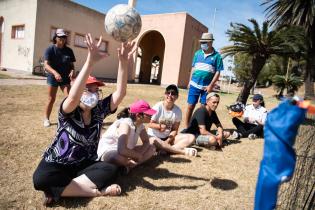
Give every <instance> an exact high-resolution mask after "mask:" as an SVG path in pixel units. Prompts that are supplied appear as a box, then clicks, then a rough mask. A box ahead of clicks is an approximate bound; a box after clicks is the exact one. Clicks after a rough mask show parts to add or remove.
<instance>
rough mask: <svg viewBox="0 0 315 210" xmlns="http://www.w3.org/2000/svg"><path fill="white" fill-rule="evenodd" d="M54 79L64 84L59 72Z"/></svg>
mask: <svg viewBox="0 0 315 210" xmlns="http://www.w3.org/2000/svg"><path fill="white" fill-rule="evenodd" d="M54 77H55V79H56V80H57V81H58V82H62V78H61V76H60V74H59V73H58V72H56V73H55V74H54Z"/></svg>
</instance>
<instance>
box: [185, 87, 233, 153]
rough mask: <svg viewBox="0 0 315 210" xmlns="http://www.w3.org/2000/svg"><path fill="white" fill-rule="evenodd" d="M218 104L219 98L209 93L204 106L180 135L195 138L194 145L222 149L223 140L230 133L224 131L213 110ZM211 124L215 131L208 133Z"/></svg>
mask: <svg viewBox="0 0 315 210" xmlns="http://www.w3.org/2000/svg"><path fill="white" fill-rule="evenodd" d="M219 102H220V96H219V95H218V94H217V93H214V92H211V93H209V94H208V95H207V98H206V106H202V107H200V108H198V109H197V110H196V111H195V112H194V114H193V116H192V118H191V120H190V123H189V126H188V128H187V129H185V130H183V131H182V133H191V134H193V135H195V136H196V144H197V145H199V146H204V147H211V146H218V147H222V143H223V140H224V139H226V138H228V137H229V136H230V132H228V131H224V130H223V127H222V124H221V122H220V120H219V118H218V116H217V113H216V112H215V110H216V109H217V107H218V105H219ZM212 124H215V126H216V127H217V129H218V130H217V131H216V133H215V134H213V133H211V132H210V129H211V126H212Z"/></svg>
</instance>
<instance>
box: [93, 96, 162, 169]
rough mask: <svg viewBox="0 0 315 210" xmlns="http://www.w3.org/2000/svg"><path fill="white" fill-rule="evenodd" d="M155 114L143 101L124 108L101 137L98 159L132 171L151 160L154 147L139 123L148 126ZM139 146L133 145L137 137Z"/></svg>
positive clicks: (135, 143)
mask: <svg viewBox="0 0 315 210" xmlns="http://www.w3.org/2000/svg"><path fill="white" fill-rule="evenodd" d="M155 112H156V111H155V110H153V109H151V108H150V105H149V104H148V103H147V102H145V101H144V100H138V101H136V102H135V103H133V104H131V105H130V107H129V108H125V109H124V110H122V111H121V112H120V113H119V114H118V115H117V118H118V120H116V121H115V122H114V123H113V124H112V125H111V126H110V127H109V128H108V129H107V130H106V132H105V133H104V134H103V135H102V137H101V140H100V141H99V145H98V149H97V155H98V159H100V160H101V161H105V162H108V163H114V164H116V165H120V166H126V167H128V168H132V167H135V166H136V165H138V164H140V163H143V162H144V161H146V160H148V159H149V158H151V157H152V156H153V155H154V154H155V153H156V151H155V147H154V146H153V145H152V144H150V141H149V137H148V135H147V132H146V130H145V127H144V125H143V123H149V122H150V119H151V116H152V115H153V114H154V113H155ZM139 136H140V139H141V141H142V145H137V141H138V137H139Z"/></svg>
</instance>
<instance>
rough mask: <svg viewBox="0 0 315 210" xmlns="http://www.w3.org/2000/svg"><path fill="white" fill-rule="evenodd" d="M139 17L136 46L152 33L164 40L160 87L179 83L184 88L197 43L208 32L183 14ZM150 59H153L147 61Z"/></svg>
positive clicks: (187, 15) (186, 14) (187, 80)
mask: <svg viewBox="0 0 315 210" xmlns="http://www.w3.org/2000/svg"><path fill="white" fill-rule="evenodd" d="M141 18H142V29H141V32H140V35H139V36H138V37H137V39H136V41H137V44H138V45H139V43H140V42H141V39H142V37H144V36H145V34H146V33H148V32H149V31H151V30H155V31H158V32H159V33H161V35H162V36H163V38H164V40H165V52H164V58H163V69H162V78H161V85H168V84H178V85H179V86H180V87H184V88H186V87H187V85H188V82H189V77H190V70H191V62H192V57H193V51H194V50H195V49H196V40H197V41H198V40H199V38H200V37H201V34H202V33H203V32H206V31H208V29H207V27H205V26H204V25H202V24H201V23H199V22H198V21H197V20H195V19H194V18H192V17H191V16H190V15H189V14H188V13H186V12H182V13H170V14H157V15H144V16H142V17H141ZM154 44H155V43H152V45H154ZM151 60H152V58H150V60H149V61H148V62H151ZM142 62H144V59H142ZM141 66H142V64H141ZM140 71H141V70H140Z"/></svg>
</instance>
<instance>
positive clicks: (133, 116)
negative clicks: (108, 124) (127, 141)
mask: <svg viewBox="0 0 315 210" xmlns="http://www.w3.org/2000/svg"><path fill="white" fill-rule="evenodd" d="M142 114H143V113H142ZM120 118H131V120H132V121H136V114H134V113H130V108H129V107H126V108H124V109H123V110H121V111H120V112H119V113H118V114H117V119H120Z"/></svg>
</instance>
